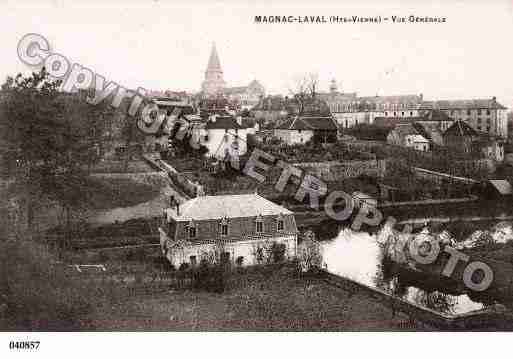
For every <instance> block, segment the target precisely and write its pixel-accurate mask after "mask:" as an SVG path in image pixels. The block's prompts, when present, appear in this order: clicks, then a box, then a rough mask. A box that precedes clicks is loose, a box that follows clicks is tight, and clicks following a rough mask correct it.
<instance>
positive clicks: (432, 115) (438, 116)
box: [423, 109, 452, 121]
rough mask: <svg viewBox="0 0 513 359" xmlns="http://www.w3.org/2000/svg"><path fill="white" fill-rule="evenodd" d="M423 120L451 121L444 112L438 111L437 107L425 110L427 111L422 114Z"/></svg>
mask: <svg viewBox="0 0 513 359" xmlns="http://www.w3.org/2000/svg"><path fill="white" fill-rule="evenodd" d="M423 120H424V121H452V118H450V117H449V116H448V115H447V114H446V113H445V112H443V111H440V110H438V109H433V110H431V111H427V113H426V114H425V115H424V116H423Z"/></svg>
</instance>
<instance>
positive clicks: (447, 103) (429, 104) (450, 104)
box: [421, 97, 506, 110]
mask: <svg viewBox="0 0 513 359" xmlns="http://www.w3.org/2000/svg"><path fill="white" fill-rule="evenodd" d="M480 108H481V109H483V108H484V109H499V110H504V109H506V107H504V106H503V105H501V104H500V103H498V102H497V100H496V99H495V97H493V98H491V99H471V100H440V101H424V102H423V103H422V105H421V109H428V110H429V109H440V110H460V109H480Z"/></svg>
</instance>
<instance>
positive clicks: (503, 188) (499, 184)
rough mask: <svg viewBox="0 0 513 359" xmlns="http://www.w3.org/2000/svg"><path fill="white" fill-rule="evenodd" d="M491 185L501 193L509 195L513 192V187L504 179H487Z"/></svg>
mask: <svg viewBox="0 0 513 359" xmlns="http://www.w3.org/2000/svg"><path fill="white" fill-rule="evenodd" d="M488 182H490V183H491V184H492V186H493V187H495V189H496V190H497V191H498V192H499V193H500V194H502V195H510V194H513V188H512V187H511V183H509V182H508V181H506V180H489V181H488Z"/></svg>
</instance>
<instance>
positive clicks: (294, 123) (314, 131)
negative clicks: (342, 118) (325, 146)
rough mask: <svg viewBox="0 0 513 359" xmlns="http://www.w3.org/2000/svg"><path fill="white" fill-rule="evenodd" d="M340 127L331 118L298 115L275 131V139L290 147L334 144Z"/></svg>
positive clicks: (290, 118)
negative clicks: (311, 143) (313, 143)
mask: <svg viewBox="0 0 513 359" xmlns="http://www.w3.org/2000/svg"><path fill="white" fill-rule="evenodd" d="M337 136H338V127H337V124H336V123H335V121H334V119H333V117H331V116H315V115H312V116H311V115H296V116H291V117H289V119H288V120H287V121H285V122H284V123H283V124H281V125H280V126H278V127H277V128H275V129H274V137H276V138H278V139H280V140H281V141H283V142H285V143H286V144H288V145H294V144H304V143H306V142H308V141H310V140H311V141H314V142H317V143H333V142H336V141H337Z"/></svg>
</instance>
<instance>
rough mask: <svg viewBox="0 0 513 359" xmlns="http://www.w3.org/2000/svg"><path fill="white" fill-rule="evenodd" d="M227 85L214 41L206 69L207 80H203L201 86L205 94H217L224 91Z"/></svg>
mask: <svg viewBox="0 0 513 359" xmlns="http://www.w3.org/2000/svg"><path fill="white" fill-rule="evenodd" d="M225 86H226V84H225V82H224V79H223V70H222V69H221V62H220V61H219V56H218V55H217V49H216V44H215V43H212V50H211V51H210V57H209V59H208V65H207V70H206V71H205V81H203V84H202V86H201V88H202V90H203V93H204V95H205V96H215V95H218V94H220V93H222V92H223V91H224V88H225Z"/></svg>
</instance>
